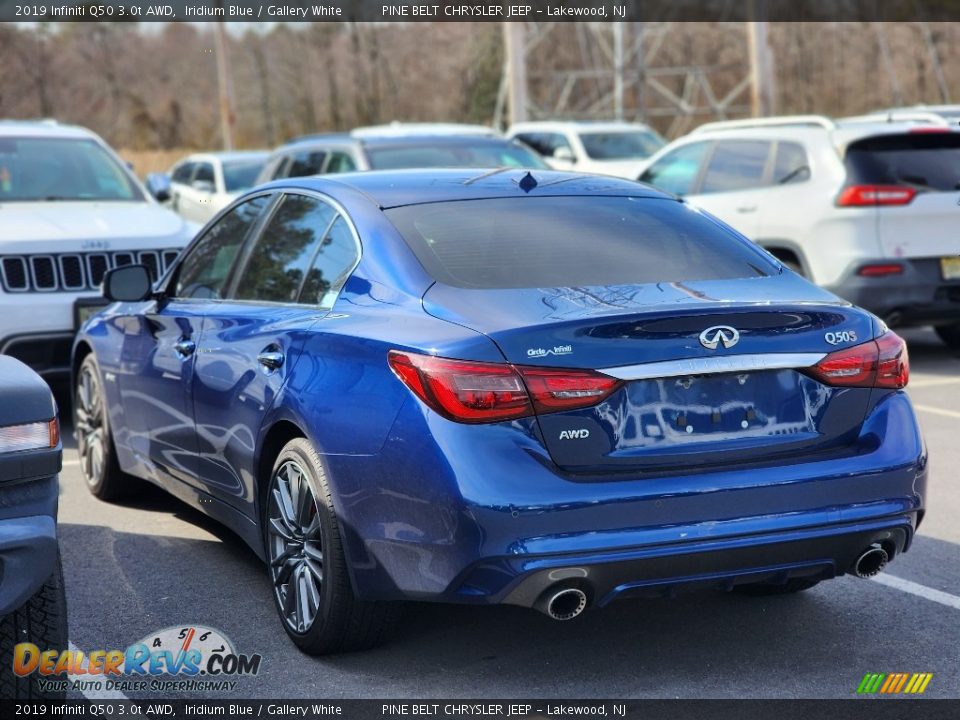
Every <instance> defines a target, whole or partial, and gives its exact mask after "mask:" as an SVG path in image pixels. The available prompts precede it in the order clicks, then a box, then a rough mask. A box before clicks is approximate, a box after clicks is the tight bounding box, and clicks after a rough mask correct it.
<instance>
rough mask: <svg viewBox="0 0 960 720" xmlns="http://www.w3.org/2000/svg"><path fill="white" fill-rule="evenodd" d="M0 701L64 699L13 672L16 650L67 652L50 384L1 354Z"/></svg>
mask: <svg viewBox="0 0 960 720" xmlns="http://www.w3.org/2000/svg"><path fill="white" fill-rule="evenodd" d="M0 397H2V398H3V403H2V404H0V565H2V567H3V574H2V576H0V666H2V668H3V671H2V672H0V699H2V700H36V699H61V700H62V699H63V698H64V697H65V693H64V692H62V691H59V692H51V691H49V690H43V689H41V687H40V686H39V684H38V678H39V676H38V675H37V674H31V675H25V676H20V675H18V674H16V673H14V672H13V671H12V668H13V659H14V647H15V646H16V645H18V644H20V643H32V644H33V645H36V646H37V647H38V648H40V650H42V651H45V650H66V649H67V601H66V594H65V592H64V586H63V571H62V569H61V567H60V555H59V552H58V550H57V498H58V496H59V489H58V483H57V474H58V473H59V472H60V463H61V459H62V454H63V446H62V444H61V442H60V425H59V421H58V418H57V408H56V405H55V404H54V401H53V396H52V395H51V394H50V388H48V387H47V385H46V383H44V381H43V380H42V379H41V378H40V377H39V376H38V375H37V374H36V373H34V372H33V371H32V370H30V368H28V367H27V366H26V365H24V364H23V363H21V362H20V361H19V360H16V359H14V358H11V357H4V356H2V355H0Z"/></svg>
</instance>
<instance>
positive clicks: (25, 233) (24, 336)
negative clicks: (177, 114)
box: [0, 121, 196, 380]
mask: <svg viewBox="0 0 960 720" xmlns="http://www.w3.org/2000/svg"><path fill="white" fill-rule="evenodd" d="M195 230H196V227H195V226H194V225H192V224H189V223H187V222H185V221H184V220H183V219H182V218H180V217H179V216H177V215H176V214H175V213H173V212H171V211H170V210H167V209H165V208H163V207H160V206H159V205H158V204H157V203H156V202H155V201H154V200H153V199H152V198H151V197H150V196H149V195H148V194H147V192H146V191H145V190H144V188H143V187H142V186H141V185H140V183H139V182H138V181H137V179H136V177H134V175H133V173H132V172H131V171H130V170H129V168H128V167H127V166H126V165H125V164H124V163H123V162H122V161H121V160H120V158H119V157H117V156H116V154H114V152H113V151H112V150H111V149H110V148H109V147H108V146H107V145H106V143H104V142H103V140H101V139H100V138H99V137H97V136H96V135H94V134H93V133H91V132H90V131H88V130H84V129H83V128H78V127H69V126H64V125H58V124H56V123H54V122H50V121H41V122H6V121H4V122H0V353H3V354H5V355H13V356H14V357H17V358H19V359H20V360H22V361H23V362H24V363H26V364H27V365H29V366H31V367H32V368H33V369H34V370H36V371H37V372H39V373H40V374H41V375H43V376H45V377H46V378H47V379H48V380H50V379H56V378H57V376H60V377H62V376H64V375H66V374H69V371H70V350H71V343H72V341H73V335H74V331H75V329H76V326H77V324H78V322H79V320H80V319H81V318H82V317H84V316H85V315H86V314H89V313H90V312H92V311H93V310H94V309H96V308H97V306H98V305H102V302H103V301H102V300H100V299H99V297H100V295H99V285H100V282H101V280H102V279H103V275H104V273H105V272H106V271H107V270H109V269H110V268H113V267H117V266H120V265H129V264H132V263H143V264H145V265H147V266H148V267H149V268H151V270H152V271H153V273H154V276H155V277H158V276H159V275H160V274H161V273H162V272H163V271H164V270H165V269H166V268H167V267H168V266H169V265H170V264H171V263H172V262H173V261H174V259H175V258H176V256H177V254H178V252H179V251H180V249H181V248H182V247H183V246H184V245H185V244H186V243H187V242H188V241H189V240H190V238H191V237H192V236H193V234H194V231H195Z"/></svg>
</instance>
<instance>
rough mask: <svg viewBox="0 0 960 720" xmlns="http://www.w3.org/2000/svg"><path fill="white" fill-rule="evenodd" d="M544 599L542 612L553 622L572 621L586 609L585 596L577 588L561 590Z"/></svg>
mask: <svg viewBox="0 0 960 720" xmlns="http://www.w3.org/2000/svg"><path fill="white" fill-rule="evenodd" d="M546 597H547V600H546V603H545V605H544V612H546V614H547V615H548V616H550V617H551V618H553V619H554V620H561V621H562V620H573V619H574V618H575V617H577V615H579V614H580V613H582V612H583V611H584V610H585V609H586V607H587V594H586V593H585V592H584V591H583V590H580V589H579V588H570V587H568V588H563V589H562V590H558V591H556V592H554V593H552V594H550V593H548V594H547V596H546Z"/></svg>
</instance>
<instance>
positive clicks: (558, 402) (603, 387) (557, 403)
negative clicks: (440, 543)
mask: <svg viewBox="0 0 960 720" xmlns="http://www.w3.org/2000/svg"><path fill="white" fill-rule="evenodd" d="M517 370H519V371H520V374H521V375H522V376H523V380H524V382H526V384H527V389H528V390H529V391H530V396H531V397H532V398H533V407H534V409H535V410H536V411H537V412H539V413H549V412H557V411H558V410H573V409H575V408H582V407H590V406H591V405H596V404H597V403H598V402H600V401H601V400H603V399H604V398H605V397H607V396H608V395H610V393H612V392H613V391H614V390H616V389H617V388H618V387H619V386H620V381H619V380H617V379H616V378H612V377H610V376H609V375H601V374H600V373H597V372H594V371H593V370H562V369H550V368H538V367H529V366H524V367H518V368H517Z"/></svg>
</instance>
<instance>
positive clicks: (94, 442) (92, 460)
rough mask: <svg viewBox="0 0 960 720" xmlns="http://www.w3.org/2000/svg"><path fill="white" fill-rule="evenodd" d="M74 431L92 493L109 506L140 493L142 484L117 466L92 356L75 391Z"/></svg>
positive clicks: (99, 383)
mask: <svg viewBox="0 0 960 720" xmlns="http://www.w3.org/2000/svg"><path fill="white" fill-rule="evenodd" d="M73 428H74V432H75V433H76V437H77V452H78V453H79V454H80V471H81V472H82V473H83V479H84V480H86V482H87V488H88V489H89V490H90V492H91V493H93V494H94V495H95V496H96V497H98V498H100V499H101V500H106V501H108V502H110V501H115V500H122V499H123V498H125V497H129V496H130V495H131V494H132V493H133V492H135V491H136V490H137V489H138V487H139V485H140V482H141V481H140V480H138V479H137V478H135V477H133V476H131V475H127V474H126V473H125V472H123V471H122V470H121V469H120V465H119V463H117V450H116V448H115V447H114V445H113V435H112V434H111V432H110V418H109V416H108V414H107V401H106V397H105V396H104V393H103V381H102V380H101V378H100V367H99V366H98V365H97V359H96V358H95V357H94V355H93V353H91V354H89V355H87V356H86V357H85V358H84V359H83V362H82V363H81V364H80V369H79V370H78V371H77V378H76V387H75V388H74V391H73Z"/></svg>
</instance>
